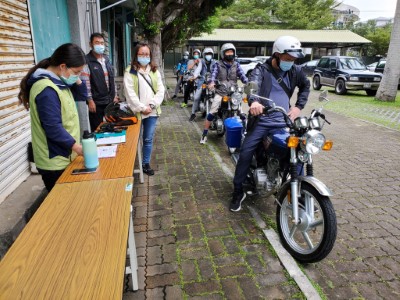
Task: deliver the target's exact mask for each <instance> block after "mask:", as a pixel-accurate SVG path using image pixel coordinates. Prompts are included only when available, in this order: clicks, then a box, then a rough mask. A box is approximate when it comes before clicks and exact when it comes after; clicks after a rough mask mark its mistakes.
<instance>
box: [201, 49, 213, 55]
mask: <svg viewBox="0 0 400 300" xmlns="http://www.w3.org/2000/svg"><path fill="white" fill-rule="evenodd" d="M206 53H211V54H212V55H214V50H213V49H212V48H204V50H203V56H205V55H206Z"/></svg>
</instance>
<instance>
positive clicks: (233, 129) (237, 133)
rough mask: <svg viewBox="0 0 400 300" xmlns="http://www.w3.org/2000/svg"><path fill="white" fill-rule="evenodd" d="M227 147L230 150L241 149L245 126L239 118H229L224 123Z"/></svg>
mask: <svg viewBox="0 0 400 300" xmlns="http://www.w3.org/2000/svg"><path fill="white" fill-rule="evenodd" d="M224 125H225V129H226V134H225V141H226V145H227V146H228V147H230V148H240V142H241V140H242V131H243V124H242V121H241V120H240V119H239V118H237V117H232V118H227V119H225V122H224Z"/></svg>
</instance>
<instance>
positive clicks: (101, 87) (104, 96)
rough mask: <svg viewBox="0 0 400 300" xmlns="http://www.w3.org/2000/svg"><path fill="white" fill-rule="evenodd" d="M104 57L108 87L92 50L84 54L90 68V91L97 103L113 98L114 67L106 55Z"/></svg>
mask: <svg viewBox="0 0 400 300" xmlns="http://www.w3.org/2000/svg"><path fill="white" fill-rule="evenodd" d="M104 58H105V63H106V67H107V71H108V80H109V87H108V88H107V83H106V79H105V77H104V72H103V68H102V66H101V64H100V63H99V62H98V61H97V58H96V57H95V56H94V55H93V54H92V51H90V52H89V53H88V54H87V55H86V63H87V65H88V67H89V70H90V88H91V92H92V98H93V100H94V102H95V103H96V104H98V105H107V104H108V103H110V102H112V101H113V100H114V98H115V82H114V69H113V66H112V65H111V63H110V60H109V59H108V57H107V56H104Z"/></svg>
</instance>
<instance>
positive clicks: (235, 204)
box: [229, 192, 246, 212]
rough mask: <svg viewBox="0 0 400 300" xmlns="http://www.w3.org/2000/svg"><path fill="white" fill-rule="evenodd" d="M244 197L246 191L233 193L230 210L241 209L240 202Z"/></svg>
mask: <svg viewBox="0 0 400 300" xmlns="http://www.w3.org/2000/svg"><path fill="white" fill-rule="evenodd" d="M245 198H246V193H243V192H240V193H237V192H235V193H233V197H232V202H231V204H230V206H229V209H230V211H235V212H236V211H239V210H241V209H242V202H243V200H244V199H245Z"/></svg>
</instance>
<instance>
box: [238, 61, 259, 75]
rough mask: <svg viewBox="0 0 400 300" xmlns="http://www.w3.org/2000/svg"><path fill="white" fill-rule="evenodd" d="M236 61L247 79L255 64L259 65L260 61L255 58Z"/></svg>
mask: <svg viewBox="0 0 400 300" xmlns="http://www.w3.org/2000/svg"><path fill="white" fill-rule="evenodd" d="M236 61H237V62H238V63H239V64H240V66H241V67H242V69H243V71H244V74H246V76H247V77H249V75H250V73H251V71H253V69H254V68H255V67H256V66H257V64H259V63H261V61H260V60H259V59H257V58H255V57H238V58H236Z"/></svg>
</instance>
